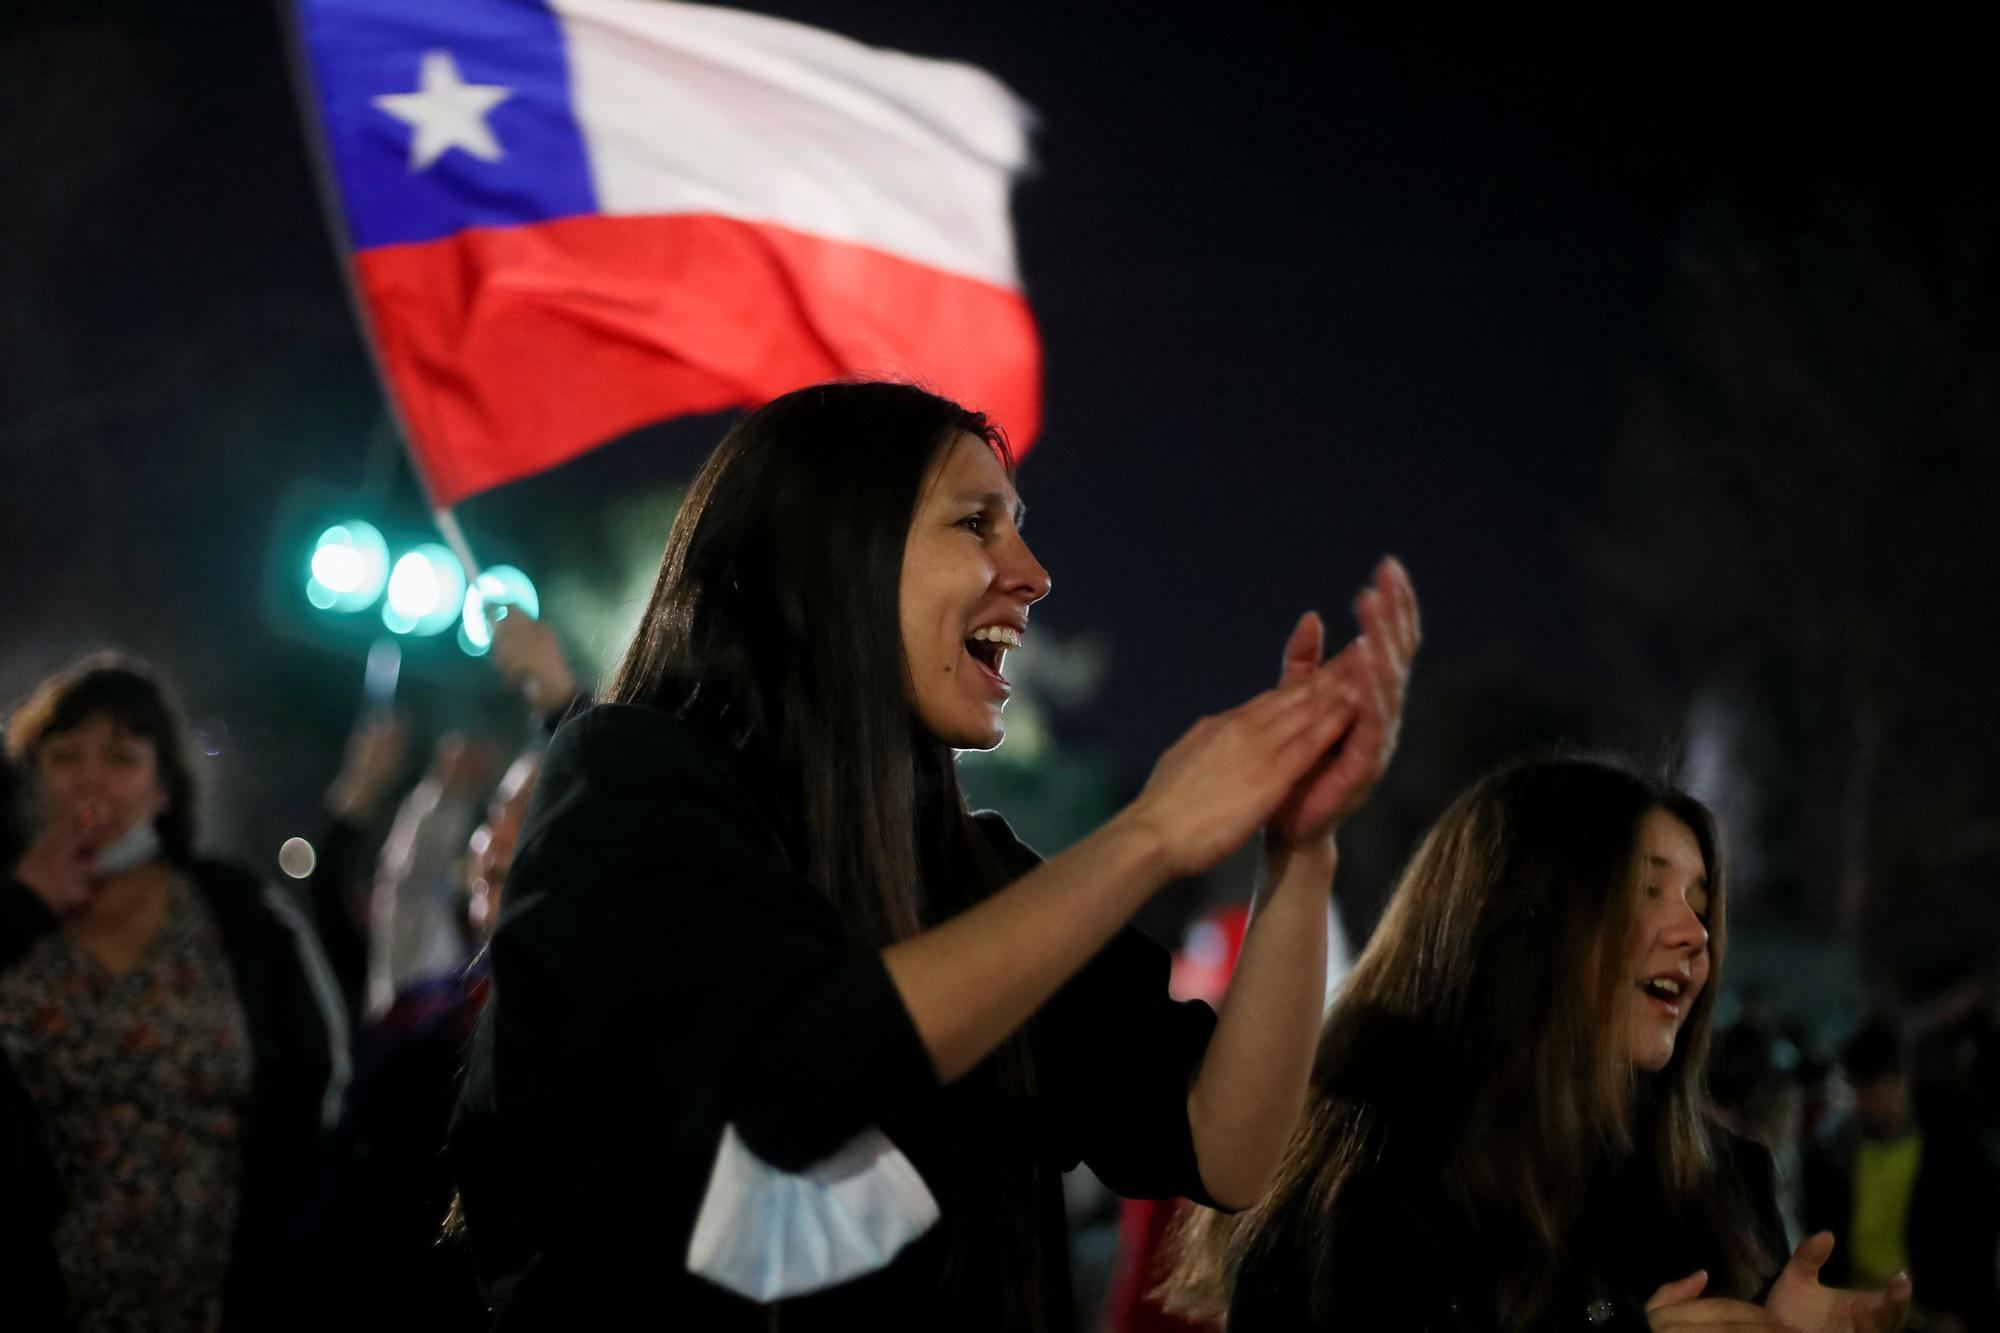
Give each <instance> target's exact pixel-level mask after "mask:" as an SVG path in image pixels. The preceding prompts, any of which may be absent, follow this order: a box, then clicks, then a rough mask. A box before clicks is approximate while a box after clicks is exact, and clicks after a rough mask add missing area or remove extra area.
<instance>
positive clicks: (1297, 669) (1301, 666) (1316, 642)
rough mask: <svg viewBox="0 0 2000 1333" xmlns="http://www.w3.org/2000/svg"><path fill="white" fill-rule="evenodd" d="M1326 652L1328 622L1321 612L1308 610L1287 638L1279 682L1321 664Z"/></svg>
mask: <svg viewBox="0 0 2000 1333" xmlns="http://www.w3.org/2000/svg"><path fill="white" fill-rule="evenodd" d="M1325 652H1326V623H1325V622H1324V621H1322V620H1321V619H1320V618H1319V612H1317V611H1308V612H1306V613H1305V614H1304V615H1302V616H1300V617H1299V623H1298V624H1296V625H1294V626H1292V632H1291V635H1290V637H1289V638H1287V639H1286V640H1285V656H1284V665H1283V667H1282V668H1281V669H1280V671H1279V673H1278V680H1279V683H1280V684H1282V683H1284V682H1286V681H1291V680H1296V679H1297V678H1298V677H1300V676H1302V675H1304V674H1305V673H1307V672H1309V671H1311V670H1312V669H1313V668H1314V667H1316V666H1318V665H1319V659H1320V658H1321V657H1322V656H1323V655H1324V654H1325Z"/></svg>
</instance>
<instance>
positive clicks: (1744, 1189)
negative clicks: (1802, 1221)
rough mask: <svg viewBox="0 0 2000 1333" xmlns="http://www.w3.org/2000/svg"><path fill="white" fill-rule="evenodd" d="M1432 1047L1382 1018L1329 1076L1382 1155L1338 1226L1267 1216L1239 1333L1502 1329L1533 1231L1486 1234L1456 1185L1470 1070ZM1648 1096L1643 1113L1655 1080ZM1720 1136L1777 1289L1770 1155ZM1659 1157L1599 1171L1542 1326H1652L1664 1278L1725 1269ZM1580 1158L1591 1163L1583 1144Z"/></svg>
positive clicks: (1243, 1291) (1728, 1182)
mask: <svg viewBox="0 0 2000 1333" xmlns="http://www.w3.org/2000/svg"><path fill="white" fill-rule="evenodd" d="M1430 1049H1431V1047H1430V1043H1429V1042H1428V1041H1427V1040H1426V1038H1425V1036H1424V1034H1423V1032H1422V1030H1421V1028H1420V1027H1418V1026H1417V1025H1415V1024H1413V1023H1411V1022H1409V1021H1408V1020H1405V1019H1401V1018H1392V1017H1386V1016H1385V1017H1381V1018H1378V1019H1376V1020H1375V1021H1374V1022H1373V1023H1371V1024H1369V1025H1367V1026H1366V1027H1365V1028H1364V1029H1363V1030H1362V1036H1361V1038H1360V1039H1359V1040H1358V1041H1357V1043H1356V1045H1355V1047H1354V1048H1353V1050H1352V1051H1351V1052H1350V1055H1349V1057H1348V1059H1347V1060H1346V1061H1345V1063H1344V1064H1343V1065H1342V1066H1341V1067H1340V1069H1339V1071H1338V1072H1336V1073H1334V1074H1333V1075H1332V1077H1333V1079H1334V1080H1335V1084H1336V1086H1337V1087H1339V1088H1340V1089H1341V1090H1342V1092H1343V1093H1344V1094H1345V1095H1346V1096H1347V1097H1348V1098H1350V1099H1351V1100H1353V1101H1354V1102H1356V1103H1357V1104H1362V1105H1366V1106H1367V1107H1369V1108H1370V1109H1371V1110H1372V1112H1373V1114H1374V1115H1376V1116H1377V1117H1379V1118H1380V1119H1381V1120H1382V1121H1383V1123H1384V1128H1383V1130H1382V1135H1381V1142H1380V1148H1379V1151H1378V1152H1377V1153H1376V1154H1375V1155H1374V1156H1373V1157H1371V1158H1370V1159H1369V1160H1367V1161H1366V1162H1364V1163H1362V1164H1361V1165H1359V1166H1358V1167H1357V1168H1356V1170H1355V1173H1354V1174H1353V1175H1352V1176H1351V1177H1350V1178H1349V1179H1348V1180H1347V1182H1346V1183H1345V1184H1344V1185H1343V1186H1342V1191H1341V1197H1340V1206H1339V1208H1338V1210H1337V1212H1336V1214H1335V1220H1334V1224H1333V1228H1332V1234H1331V1235H1330V1236H1327V1237H1325V1238H1324V1239H1321V1237H1320V1232H1319V1230H1318V1228H1317V1227H1315V1226H1313V1225H1311V1224H1309V1223H1308V1222H1307V1220H1306V1219H1305V1217H1304V1215H1303V1208H1302V1207H1301V1206H1299V1205H1296V1204H1295V1205H1293V1206H1291V1207H1288V1208H1286V1209H1281V1210H1277V1211H1276V1212H1275V1214H1274V1215H1273V1216H1272V1217H1271V1218H1270V1219H1269V1221H1268V1222H1267V1223H1266V1224H1265V1225H1264V1227H1263V1229H1262V1230H1261V1232H1260V1234H1259V1235H1258V1236H1257V1237H1256V1238H1255V1240H1254V1241H1253V1243H1252V1245H1251V1248H1250V1249H1249V1250H1248V1251H1247V1252H1246V1253H1245V1255H1244V1259H1243V1264H1242V1267H1241V1270H1240V1271H1239V1273H1238V1274H1237V1279H1236V1284H1235V1288H1234V1290H1233V1291H1232V1292H1231V1293H1230V1305H1229V1330H1230V1333H1336V1331H1337V1333H1346V1330H1350V1329H1397V1330H1409V1331H1410V1333H1497V1330H1498V1329H1499V1328H1500V1327H1501V1317H1500V1311H1499V1308H1498V1300H1497V1296H1498V1291H1499V1282H1500V1278H1501V1276H1502V1274H1503V1272H1504V1271H1505V1268H1506V1265H1507V1264H1508V1263H1509V1259H1508V1257H1507V1256H1508V1255H1509V1253H1511V1252H1513V1251H1514V1250H1515V1247H1517V1246H1521V1245H1525V1244H1527V1243H1528V1240H1527V1236H1526V1234H1525V1232H1521V1233H1515V1234H1498V1233H1497V1232H1496V1230H1495V1229H1493V1228H1490V1227H1489V1229H1488V1230H1487V1231H1486V1232H1483V1233H1482V1232H1481V1231H1480V1230H1479V1229H1478V1228H1477V1227H1476V1226H1475V1225H1474V1223H1473V1221H1472V1220H1471V1219H1469V1218H1468V1217H1467V1216H1466V1215H1465V1212H1464V1209H1463V1208H1462V1207H1461V1206H1460V1205H1459V1204H1458V1203H1457V1202H1456V1201H1455V1200H1454V1199H1453V1197H1452V1195H1451V1194H1450V1192H1449V1190H1448V1189H1447V1186H1446V1182H1445V1181H1444V1180H1443V1179H1442V1177H1441V1174H1440V1169H1439V1164H1438V1163H1439V1154H1438V1147H1437V1145H1438V1144H1439V1143H1440V1142H1441V1141H1442V1139H1443V1138H1444V1136H1445V1134H1446V1133H1447V1126H1448V1125H1449V1124H1450V1123H1451V1120H1452V1117H1453V1116H1454V1115H1455V1114H1456V1111H1457V1108H1458V1107H1460V1106H1462V1105H1463V1104H1464V1100H1465V1098H1466V1096H1467V1095H1468V1089H1467V1087H1466V1086H1465V1081H1466V1079H1467V1078H1468V1077H1470V1075H1469V1074H1468V1073H1467V1072H1466V1071H1465V1070H1463V1069H1461V1068H1457V1067H1453V1066H1452V1064H1451V1062H1448V1061H1445V1060H1442V1059H1440V1058H1437V1057H1435V1056H1433V1055H1431V1054H1429V1053H1428V1052H1429V1051H1430ZM1321 1076H1322V1075H1320V1074H1315V1077H1316V1078H1317V1077H1321ZM1640 1102H1641V1107H1642V1109H1641V1111H1640V1114H1641V1116H1642V1117H1643V1116H1645V1115H1647V1114H1648V1113H1647V1112H1646V1111H1645V1110H1644V1109H1643V1108H1644V1104H1645V1102H1646V1094H1645V1091H1644V1090H1643V1089H1642V1092H1641V1097H1640ZM1710 1134H1711V1142H1712V1147H1713V1150H1714V1155H1715V1158H1716V1161H1717V1164H1718V1169H1717V1172H1716V1179H1715V1184H1714V1188H1715V1190H1716V1192H1717V1202H1718V1203H1719V1204H1720V1205H1721V1208H1722V1211H1723V1212H1724V1214H1725V1215H1726V1216H1728V1217H1730V1218H1732V1219H1733V1223H1734V1226H1735V1227H1736V1228H1737V1229H1740V1230H1741V1231H1742V1232H1743V1233H1744V1234H1745V1236H1746V1237H1747V1238H1748V1239H1749V1240H1750V1241H1751V1242H1752V1243H1753V1244H1754V1246H1755V1247H1756V1249H1757V1250H1759V1251H1761V1254H1762V1264H1761V1271H1759V1272H1758V1273H1757V1274H1755V1278H1756V1281H1757V1283H1758V1284H1759V1285H1762V1286H1766V1287H1768V1283H1769V1280H1770V1279H1771V1278H1772V1277H1774V1276H1775V1275H1776V1273H1777V1271H1778V1269H1779V1267H1780V1266H1781V1265H1782V1264H1783V1262H1784V1260H1785V1258H1786V1257H1787V1254H1788V1251H1787V1249H1786V1240H1785V1230H1784V1222H1783V1220H1782V1218H1781V1217H1780V1215H1779V1212H1778V1206H1777V1194H1776V1189H1775V1172H1774V1170H1773V1166H1772V1161H1771V1155H1770V1153H1769V1152H1768V1151H1766V1150H1765V1149H1764V1148H1762V1147H1761V1146H1759V1145H1757V1144H1754V1143H1752V1142H1750V1141H1749V1140H1747V1139H1742V1138H1737V1137H1736V1136H1734V1135H1730V1134H1728V1133H1726V1132H1725V1131H1723V1130H1722V1129H1721V1128H1720V1127H1714V1126H1712V1127H1711V1129H1710ZM1639 1137H1640V1139H1641V1141H1644V1139H1645V1138H1646V1135H1644V1134H1641V1135H1640V1136H1639ZM1650 1167H1651V1163H1650V1161H1649V1160H1648V1159H1646V1158H1645V1157H1644V1156H1642V1155H1634V1156H1631V1157H1628V1158H1627V1159H1625V1161H1624V1162H1623V1163H1622V1164H1620V1165H1607V1166H1606V1167H1604V1168H1602V1169H1600V1170H1597V1171H1595V1172H1594V1177H1595V1178H1594V1179H1593V1180H1592V1182H1591V1184H1590V1187H1589V1189H1588V1190H1587V1192H1586V1194H1585V1197H1584V1201H1583V1206H1582V1209H1581V1211H1580V1213H1579V1215H1578V1216H1577V1218H1576V1219H1575V1221H1574V1222H1573V1224H1572V1225H1571V1226H1570V1228H1569V1232H1568V1236H1569V1239H1568V1242H1567V1243H1566V1244H1565V1245H1564V1247H1563V1251H1562V1254H1561V1256H1560V1265H1561V1266H1560V1270H1559V1272H1558V1273H1557V1274H1556V1276H1555V1283H1554V1290H1553V1291H1552V1293H1551V1295H1550V1297H1549V1299H1548V1301H1547V1303H1546V1305H1545V1307H1544V1312H1543V1314H1542V1316H1541V1317H1540V1318H1538V1319H1537V1320H1535V1321H1534V1322H1533V1323H1532V1325H1531V1327H1532V1328H1533V1329H1534V1330H1535V1331H1536V1333H1544V1331H1547V1333H1569V1331H1571V1330H1573V1331H1574V1333H1586V1331H1595V1330H1614V1331H1615V1330H1628V1331H1629V1333H1644V1331H1645V1330H1646V1329H1647V1328H1648V1327H1649V1324H1648V1321H1647V1319H1646V1315H1645V1303H1646V1301H1647V1300H1648V1299H1649V1298H1650V1297H1651V1296H1652V1294H1653V1292H1655V1291H1656V1290H1658V1289H1659V1288H1660V1287H1661V1286H1663V1285H1665V1284H1666V1283H1668V1282H1673V1281H1677V1280H1679V1279H1681V1278H1684V1277H1686V1276H1688V1275H1689V1274H1690V1273H1692V1272H1694V1271H1695V1270H1696V1269H1697V1268H1701V1269H1706V1270H1707V1271H1708V1272H1710V1273H1711V1274H1718V1273H1721V1272H1724V1271H1727V1265H1726V1264H1725V1262H1724V1259H1725V1254H1724V1252H1723V1249H1722V1239H1721V1238H1719V1237H1715V1236H1711V1235H1709V1234H1707V1233H1706V1232H1705V1231H1704V1230H1703V1229H1702V1228H1701V1226H1700V1225H1699V1224H1697V1223H1696V1222H1694V1220H1693V1219H1682V1218H1677V1217H1675V1216H1674V1215H1673V1213H1672V1211H1671V1210H1670V1209H1669V1208H1668V1207H1667V1205H1666V1203H1665V1201H1664V1200H1663V1199H1662V1198H1661V1197H1660V1191H1659V1188H1658V1185H1657V1182H1656V1181H1655V1180H1654V1178H1653V1173H1652V1171H1651V1169H1650ZM1576 1169H1577V1170H1579V1171H1584V1170H1591V1167H1590V1166H1589V1163H1588V1162H1587V1160H1585V1158H1584V1155H1583V1154H1582V1153H1581V1152H1579V1159H1578V1163H1577V1167H1576ZM1315 1289H1317V1290H1318V1291H1319V1292H1321V1293H1323V1296H1322V1299H1321V1301H1320V1302H1319V1303H1318V1308H1317V1309H1316V1303H1315V1300H1314V1291H1315ZM1707 1294H1708V1295H1714V1296H1723V1295H1732V1294H1737V1295H1741V1294H1742V1293H1730V1292H1726V1291H1722V1290H1719V1289H1714V1288H1712V1289H1711V1290H1710V1291H1709V1292H1708V1293H1707Z"/></svg>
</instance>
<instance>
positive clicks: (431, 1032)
mask: <svg viewBox="0 0 2000 1333" xmlns="http://www.w3.org/2000/svg"><path fill="white" fill-rule="evenodd" d="M486 990H487V978H486V969H485V966H484V964H483V962H479V963H474V964H473V965H472V966H471V967H469V968H468V969H467V970H466V971H465V972H463V973H461V974H459V975H457V976H450V977H437V978H434V979H432V980H431V981H429V982H425V983H421V984H419V985H416V986H412V987H411V988H409V989H408V990H406V991H405V992H404V993H403V994H402V995H400V996H399V997H397V1000H396V1003H395V1005H394V1006H392V1007H391V1008H390V1010H389V1012H388V1013H386V1014H384V1015H383V1016H382V1018H381V1020H380V1021H379V1022H377V1023H376V1024H375V1025H374V1026H373V1027H371V1028H370V1029H369V1030H368V1031H367V1032H365V1033H364V1034H363V1035H362V1037H361V1041H360V1045H359V1046H358V1048H357V1050H356V1056H355V1062H354V1081H353V1082H352V1083H351V1084H350V1085H349V1088H348V1098H347V1105H346V1107H345V1108H344V1109H343V1111H342V1113H341V1118H340V1124H339V1126H338V1128H337V1129H336V1130H335V1131H334V1134H333V1140H332V1143H331V1144H330V1146H329V1149H328V1151H327V1153H326V1164H325V1169H324V1170H323V1172H322V1173H321V1180H320V1183H319V1186H318V1188H317V1190H316V1191H315V1194H316V1195H317V1197H316V1199H315V1201H314V1205H313V1209H312V1211H313V1214H314V1233H313V1234H314V1239H313V1246H312V1248H313V1251H314V1254H315V1257H316V1259H317V1260H318V1262H319V1263H320V1264H321V1265H322V1267H323V1270H324V1273H325V1278H324V1280H323V1281H322V1282H321V1284H320V1285H321V1286H322V1287H323V1288H324V1291H325V1295H324V1297H323V1298H322V1299H320V1300H318V1301H316V1302H315V1308H314V1310H313V1311H312V1312H311V1314H310V1317H302V1318H301V1319H299V1320H298V1321H297V1322H296V1323H294V1324H293V1325H292V1327H294V1328H313V1329H328V1330H340V1333H349V1330H353V1329H359V1328H366V1327H367V1326H368V1325H369V1324H370V1322H371V1321H374V1320H377V1319H379V1318H380V1317H381V1315H382V1312H383V1311H384V1310H387V1309H391V1308H393V1309H394V1310H395V1311H396V1317H397V1319H398V1320H399V1321H400V1322H401V1326H403V1327H408V1328H421V1329H424V1330H426V1331H427V1333H455V1331H457V1330H465V1331H467V1333H470V1330H474V1329H484V1328H486V1327H488V1326H489V1325H490V1324H491V1323H492V1320H491V1318H490V1317H489V1315H488V1314H487V1310H486V1303H485V1301H484V1300H482V1299H481V1298H480V1294H479V1282H478V1278H477V1276H476V1275H475V1274H474V1272H473V1267H472V1254H471V1251H470V1249H469V1248H468V1247H467V1245H466V1244H465V1243H464V1242H463V1240H456V1239H454V1240H443V1239H441V1238H440V1232H441V1229H442V1226H443V1222H444V1218H445V1214H446V1213H447V1212H448V1211H449V1210H450V1207H451V1197H452V1193H453V1185H452V1180H451V1173H450V1170H449V1169H448V1167H447V1165H446V1162H445V1155H444V1142H445V1133H446V1129H447V1127H448V1126H449V1125H450V1122H451V1112H452V1106H453V1104H454V1103H455V1102H456V1101H457V1098H458V1085H459V1077H460V1075H461V1073H462V1072H463V1070H464V1068H465V1051H466V1047H467V1045H468V1044H469V1043H470V1041H471V1039H472V1031H473V1026H474V1024H476V1023H477V1022H478V1019H479V1012H480V1010H481V1009H482V1008H483V1007H484V1006H485V1003H486Z"/></svg>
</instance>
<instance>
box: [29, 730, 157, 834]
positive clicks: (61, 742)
mask: <svg viewBox="0 0 2000 1333" xmlns="http://www.w3.org/2000/svg"><path fill="white" fill-rule="evenodd" d="M35 782H36V785H37V787H38V788H39V790H40V794H41V800H42V817H43V819H45V820H47V821H49V822H50V823H74V824H78V825H82V826H84V827H85V829H86V833H85V835H84V839H83V846H82V850H83V852H84V854H85V855H86V856H95V855H96V854H97V853H98V852H100V851H102V850H103V849H104V848H106V847H108V846H110V845H111V844H112V843H113V842H116V841H117V840H118V839H119V838H120V837H122V836H123V835H124V834H125V833H126V832H127V831H129V830H130V829H132V828H133V827H135V826H136V825H137V824H138V823H139V821H140V820H142V819H153V818H156V817H157V816H158V815H159V814H160V813H161V812H162V811H164V810H165V809H166V808H167V786H166V782H165V780H164V779H163V778H162V777H161V774H160V763H159V752H158V751H157V750H156V749H155V748H154V745H153V742H152V741H150V740H148V739H146V738H145V737H144V736H139V735H135V734H134V733H133V732H131V731H130V730H128V729H127V728H125V727H123V726H121V725H119V723H118V722H117V721H116V720H115V719H114V718H112V717H111V715H110V714H108V713H92V714H91V715H89V716H88V717H86V718H84V719H83V721H81V722H79V723H77V724H76V725H75V726H73V727H71V728H69V729H68V730H67V731H59V732H56V733H55V734H54V735H51V736H46V737H44V738H43V739H42V742H41V744H40V745H38V746H37V747H36V748H35Z"/></svg>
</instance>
